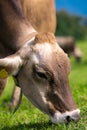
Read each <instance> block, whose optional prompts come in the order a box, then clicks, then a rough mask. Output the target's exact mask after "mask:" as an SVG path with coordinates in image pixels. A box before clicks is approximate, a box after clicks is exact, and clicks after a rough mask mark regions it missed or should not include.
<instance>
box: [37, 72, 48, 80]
mask: <svg viewBox="0 0 87 130" xmlns="http://www.w3.org/2000/svg"><path fill="white" fill-rule="evenodd" d="M36 74H37V76H38V77H39V78H43V79H47V76H46V74H45V73H43V72H36Z"/></svg>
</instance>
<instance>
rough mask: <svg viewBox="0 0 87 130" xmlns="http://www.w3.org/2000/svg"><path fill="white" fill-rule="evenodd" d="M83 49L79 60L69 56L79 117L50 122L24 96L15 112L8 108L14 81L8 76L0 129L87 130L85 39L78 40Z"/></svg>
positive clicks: (0, 106) (70, 77)
mask: <svg viewBox="0 0 87 130" xmlns="http://www.w3.org/2000/svg"><path fill="white" fill-rule="evenodd" d="M77 44H78V46H79V47H80V48H81V50H82V51H83V58H82V60H81V62H79V63H77V62H76V60H75V59H74V58H73V57H72V58H71V73H70V75H69V81H70V87H71V90H72V93H73V96H74V99H75V101H76V103H77V105H78V107H79V108H80V110H81V119H80V120H79V121H78V122H77V123H74V122H70V123H69V124H67V125H66V124H64V123H62V124H52V123H50V121H49V118H48V116H47V115H45V114H43V113H42V112H41V111H39V110H38V109H37V108H36V107H34V106H33V105H32V104H31V103H30V102H29V101H28V100H27V99H26V98H25V97H24V96H23V99H22V103H21V106H20V108H19V109H18V110H17V112H16V113H15V114H13V113H12V111H11V112H10V111H9V110H8V104H9V101H10V98H11V93H12V89H13V86H14V82H13V80H12V77H11V78H9V81H8V84H7V86H6V89H5V90H4V92H3V95H2V97H1V98H0V130H87V40H84V41H78V42H77Z"/></svg>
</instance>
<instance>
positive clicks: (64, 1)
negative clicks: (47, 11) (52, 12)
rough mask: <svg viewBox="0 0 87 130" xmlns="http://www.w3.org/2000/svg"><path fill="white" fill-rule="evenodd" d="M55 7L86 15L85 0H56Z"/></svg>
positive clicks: (86, 1)
mask: <svg viewBox="0 0 87 130" xmlns="http://www.w3.org/2000/svg"><path fill="white" fill-rule="evenodd" d="M56 9H57V10H61V9H63V10H66V11H67V12H69V13H71V14H76V15H81V16H84V17H87V0H56Z"/></svg>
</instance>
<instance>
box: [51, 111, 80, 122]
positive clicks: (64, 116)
mask: <svg viewBox="0 0 87 130" xmlns="http://www.w3.org/2000/svg"><path fill="white" fill-rule="evenodd" d="M50 119H51V122H52V123H55V124H56V123H68V122H69V121H74V122H77V121H78V120H79V119H80V110H79V109H76V110H73V111H70V112H68V111H67V112H65V113H60V112H56V113H55V114H54V116H51V117H50Z"/></svg>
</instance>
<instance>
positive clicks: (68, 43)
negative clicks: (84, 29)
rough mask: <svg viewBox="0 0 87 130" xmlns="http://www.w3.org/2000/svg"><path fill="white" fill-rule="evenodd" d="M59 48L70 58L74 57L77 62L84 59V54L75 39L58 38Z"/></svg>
mask: <svg viewBox="0 0 87 130" xmlns="http://www.w3.org/2000/svg"><path fill="white" fill-rule="evenodd" d="M56 40H57V43H58V44H59V46H60V47H61V48H62V49H63V50H64V52H65V53H67V54H68V55H69V56H71V55H73V56H74V57H75V58H76V60H77V61H80V60H81V58H82V52H81V50H80V48H78V47H77V45H76V41H75V39H74V38H73V37H70V36H68V37H62V36H61V37H56Z"/></svg>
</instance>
